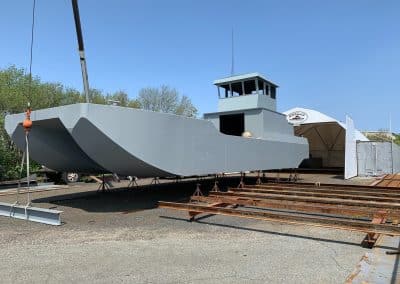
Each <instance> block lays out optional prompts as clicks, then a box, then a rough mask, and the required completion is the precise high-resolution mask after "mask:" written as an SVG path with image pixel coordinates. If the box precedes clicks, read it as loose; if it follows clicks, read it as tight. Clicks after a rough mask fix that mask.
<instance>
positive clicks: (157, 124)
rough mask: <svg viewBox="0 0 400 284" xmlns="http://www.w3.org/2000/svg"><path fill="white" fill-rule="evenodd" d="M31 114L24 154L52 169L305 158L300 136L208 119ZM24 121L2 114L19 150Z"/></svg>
mask: <svg viewBox="0 0 400 284" xmlns="http://www.w3.org/2000/svg"><path fill="white" fill-rule="evenodd" d="M31 117H32V120H33V127H32V130H31V133H30V154H31V157H32V159H34V160H36V161H37V162H39V163H41V164H43V165H45V166H47V167H49V168H52V169H54V170H58V171H77V172H94V173H101V172H112V173H118V174H122V175H133V176H137V177H153V176H158V177H163V176H173V175H177V176H192V175H206V174H213V173H222V172H241V171H251V170H267V169H280V168H296V167H298V165H299V164H300V162H301V161H302V160H303V159H305V158H308V144H307V142H306V140H305V139H302V138H299V137H295V136H293V137H286V138H285V139H283V140H281V141H278V140H265V139H252V138H243V137H236V136H229V135H225V134H221V133H220V132H219V131H218V130H217V129H216V128H215V126H214V125H213V124H212V123H211V122H210V121H207V120H202V119H192V118H186V117H182V116H176V115H171V114H164V113H155V112H150V111H144V110H138V109H132V108H124V107H117V106H104V105H95V104H74V105H68V106H62V107H57V108H50V109H43V110H38V111H34V112H32V116H31ZM23 119H24V114H15V115H8V116H7V117H6V124H5V126H6V130H7V132H8V134H9V135H10V137H11V138H12V140H13V141H14V142H15V144H16V145H17V146H18V147H19V148H20V149H23V147H24V132H23V129H22V126H21V122H22V121H23Z"/></svg>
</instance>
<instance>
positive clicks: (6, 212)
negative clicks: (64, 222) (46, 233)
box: [0, 202, 62, 226]
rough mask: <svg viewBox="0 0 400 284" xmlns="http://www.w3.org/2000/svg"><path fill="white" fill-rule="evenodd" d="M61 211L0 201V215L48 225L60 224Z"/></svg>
mask: <svg viewBox="0 0 400 284" xmlns="http://www.w3.org/2000/svg"><path fill="white" fill-rule="evenodd" d="M61 213H62V211H58V210H52V209H45V208H38V207H31V206H28V207H26V206H24V205H13V204H10V203H4V202H0V216H6V217H11V218H16V219H22V220H27V221H33V222H39V223H44V224H48V225H56V226H59V225H61Z"/></svg>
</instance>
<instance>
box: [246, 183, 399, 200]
mask: <svg viewBox="0 0 400 284" xmlns="http://www.w3.org/2000/svg"><path fill="white" fill-rule="evenodd" d="M243 188H256V189H266V190H272V189H274V190H291V191H299V192H318V193H339V194H340V193H344V194H353V195H370V196H381V197H393V198H399V199H400V191H395V192H391V191H383V190H382V191H380V190H376V189H375V190H369V191H367V190H351V189H328V188H318V187H315V188H308V187H306V188H302V187H285V186H263V185H261V186H260V185H254V186H245V187H243Z"/></svg>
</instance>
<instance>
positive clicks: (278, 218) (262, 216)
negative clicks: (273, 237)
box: [159, 201, 400, 236]
mask: <svg viewBox="0 0 400 284" xmlns="http://www.w3.org/2000/svg"><path fill="white" fill-rule="evenodd" d="M159 207H160V208H167V209H174V210H182V211H196V212H197V211H200V212H203V213H207V214H218V215H226V216H233V217H242V218H249V219H257V220H264V221H274V222H279V223H288V224H302V225H310V226H316V227H326V228H332V229H342V230H351V231H359V232H365V233H376V234H384V235H391V236H400V227H398V226H393V225H386V224H372V223H369V222H365V221H354V220H340V219H337V218H328V217H314V216H299V215H295V214H289V213H273V212H261V211H252V210H240V209H229V208H215V207H208V206H203V205H196V204H193V203H174V202H163V201H160V202H159Z"/></svg>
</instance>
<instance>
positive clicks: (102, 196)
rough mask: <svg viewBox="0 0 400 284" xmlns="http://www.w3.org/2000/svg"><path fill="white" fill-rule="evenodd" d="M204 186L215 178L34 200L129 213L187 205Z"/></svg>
mask: <svg viewBox="0 0 400 284" xmlns="http://www.w3.org/2000/svg"><path fill="white" fill-rule="evenodd" d="M255 180H256V179H255V178H252V177H248V178H246V184H254V183H255ZM239 181H240V179H239V178H238V177H226V178H223V179H220V180H219V182H218V185H219V187H220V188H221V190H226V189H227V187H229V186H237V185H238V184H239ZM197 183H200V184H201V187H200V188H201V191H202V192H203V193H204V194H208V192H209V191H210V190H211V189H212V188H213V186H214V179H204V180H199V181H197V180H190V181H184V180H183V181H180V182H178V183H177V182H175V181H174V180H171V181H167V182H165V183H161V184H156V185H154V184H152V185H151V184H149V185H141V186H139V187H132V188H129V189H128V188H116V189H112V190H106V191H96V190H91V191H86V192H79V193H70V194H63V195H56V196H51V197H46V198H38V199H34V200H33V203H50V204H54V205H55V206H65V207H72V208H79V209H82V210H85V211H87V212H103V213H107V212H122V213H130V212H135V211H141V210H146V209H153V208H156V207H157V204H158V201H160V200H162V201H174V202H185V201H188V200H189V198H190V196H191V195H192V194H193V193H194V191H195V190H196V184H197Z"/></svg>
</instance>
